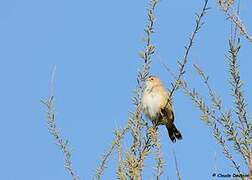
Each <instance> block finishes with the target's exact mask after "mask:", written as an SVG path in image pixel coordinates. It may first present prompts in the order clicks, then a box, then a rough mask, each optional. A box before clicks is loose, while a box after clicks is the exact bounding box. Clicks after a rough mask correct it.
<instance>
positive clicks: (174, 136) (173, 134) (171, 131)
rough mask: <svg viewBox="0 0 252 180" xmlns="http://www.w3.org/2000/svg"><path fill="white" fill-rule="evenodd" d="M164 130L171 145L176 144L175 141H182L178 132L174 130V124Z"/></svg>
mask: <svg viewBox="0 0 252 180" xmlns="http://www.w3.org/2000/svg"><path fill="white" fill-rule="evenodd" d="M166 128H167V130H168V134H169V137H170V139H171V141H172V142H173V143H175V142H176V139H179V140H181V139H182V135H181V133H180V132H179V130H178V129H177V128H176V126H175V124H174V123H172V124H171V125H166Z"/></svg>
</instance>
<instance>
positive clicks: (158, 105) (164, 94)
mask: <svg viewBox="0 0 252 180" xmlns="http://www.w3.org/2000/svg"><path fill="white" fill-rule="evenodd" d="M169 96H170V93H169V92H168V91H167V90H166V89H165V87H164V85H163V83H162V81H161V80H160V79H159V78H157V77H156V76H149V77H148V78H147V79H146V81H145V89H144V93H143V97H142V110H143V112H144V113H145V115H146V116H147V117H148V118H149V119H150V120H151V121H152V123H153V125H154V126H158V125H165V126H166V128H167V130H168V134H169V137H170V139H171V141H172V142H176V139H182V135H181V133H180V132H179V130H178V129H177V128H176V126H175V124H174V113H173V109H172V104H171V100H170V97H169Z"/></svg>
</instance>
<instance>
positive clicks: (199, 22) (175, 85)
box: [170, 0, 209, 97]
mask: <svg viewBox="0 0 252 180" xmlns="http://www.w3.org/2000/svg"><path fill="white" fill-rule="evenodd" d="M207 5H208V0H205V3H204V5H203V8H202V10H201V12H200V14H196V26H195V28H194V31H193V33H192V35H191V37H190V38H189V43H188V45H187V46H185V55H184V57H183V59H182V61H178V65H179V72H178V76H177V78H176V79H175V81H174V82H173V83H172V84H171V85H172V89H171V91H170V97H172V95H173V93H174V92H175V91H176V90H178V89H179V86H180V83H181V82H180V80H181V78H182V76H183V75H184V74H185V65H186V63H187V60H188V55H189V52H190V50H191V48H192V45H193V43H194V39H195V37H196V34H197V33H198V31H199V30H200V29H201V27H202V25H203V24H204V22H202V19H203V17H204V15H205V14H206V12H207V10H208V9H209V8H208V7H207Z"/></svg>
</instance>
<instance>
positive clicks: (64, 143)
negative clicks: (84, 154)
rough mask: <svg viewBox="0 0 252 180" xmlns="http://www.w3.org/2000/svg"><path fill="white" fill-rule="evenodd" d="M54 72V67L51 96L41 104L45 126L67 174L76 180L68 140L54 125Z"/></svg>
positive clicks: (76, 176)
mask: <svg viewBox="0 0 252 180" xmlns="http://www.w3.org/2000/svg"><path fill="white" fill-rule="evenodd" d="M55 71H56V67H54V70H53V73H52V78H51V92H50V93H51V95H50V97H49V98H48V99H47V100H46V101H42V103H43V104H44V105H45V106H46V112H47V126H48V130H49V133H50V134H51V135H52V137H53V138H54V140H55V141H56V144H57V145H58V146H59V148H60V149H61V151H62V153H63V155H64V166H65V169H66V170H67V172H68V173H69V174H70V176H71V177H72V179H73V180H78V179H79V177H78V175H77V174H76V173H75V171H74V168H73V165H72V153H71V150H70V149H69V143H68V140H64V139H63V138H62V137H61V134H60V131H59V130H58V128H57V125H56V119H55V106H54V96H53V91H54V79H55Z"/></svg>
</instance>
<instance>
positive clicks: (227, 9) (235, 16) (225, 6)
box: [218, 0, 252, 43]
mask: <svg viewBox="0 0 252 180" xmlns="http://www.w3.org/2000/svg"><path fill="white" fill-rule="evenodd" d="M218 4H219V6H220V7H221V9H222V10H223V12H224V13H225V14H226V16H227V17H228V18H229V19H230V20H231V21H232V22H233V23H234V24H235V25H236V27H238V29H239V30H240V33H241V35H243V36H244V37H245V38H246V39H247V40H248V41H249V42H251V43H252V36H251V35H250V34H249V33H248V31H247V29H246V26H245V24H244V23H243V22H242V20H241V19H240V17H239V11H238V12H237V13H236V12H234V10H232V8H231V7H232V6H233V4H234V1H233V0H232V1H225V0H219V1H218ZM238 6H239V4H238Z"/></svg>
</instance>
